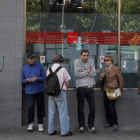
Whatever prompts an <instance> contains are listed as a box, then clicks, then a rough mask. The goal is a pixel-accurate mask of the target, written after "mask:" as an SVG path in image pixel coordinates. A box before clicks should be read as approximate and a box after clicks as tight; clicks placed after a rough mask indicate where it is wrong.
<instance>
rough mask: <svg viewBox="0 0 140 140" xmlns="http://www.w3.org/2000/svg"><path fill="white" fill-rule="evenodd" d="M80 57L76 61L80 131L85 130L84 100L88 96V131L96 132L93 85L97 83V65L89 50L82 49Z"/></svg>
mask: <svg viewBox="0 0 140 140" xmlns="http://www.w3.org/2000/svg"><path fill="white" fill-rule="evenodd" d="M80 57H81V58H80V59H76V60H75V62H74V71H75V77H76V89H77V99H78V122H79V131H80V132H81V133H83V132H84V131H85V116H84V100H85V98H86V99H87V102H88V104H89V115H88V131H89V132H92V133H96V129H95V127H94V120H95V97H94V89H93V86H94V85H95V79H94V76H95V74H96V71H95V65H94V61H93V60H92V59H90V58H89V51H88V50H86V49H84V50H82V51H81V55H80Z"/></svg>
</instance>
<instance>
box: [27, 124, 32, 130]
mask: <svg viewBox="0 0 140 140" xmlns="http://www.w3.org/2000/svg"><path fill="white" fill-rule="evenodd" d="M27 130H28V131H32V130H33V123H30V124H29V125H28V128H27Z"/></svg>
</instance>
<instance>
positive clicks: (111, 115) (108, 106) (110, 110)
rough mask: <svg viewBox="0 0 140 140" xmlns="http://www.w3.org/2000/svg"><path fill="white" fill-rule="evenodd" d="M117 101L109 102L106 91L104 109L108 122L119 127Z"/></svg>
mask: <svg viewBox="0 0 140 140" xmlns="http://www.w3.org/2000/svg"><path fill="white" fill-rule="evenodd" d="M115 103H116V100H109V99H108V98H107V95H106V92H105V91H104V107H105V113H106V120H107V123H108V124H111V125H118V118H117V112H116V108H115Z"/></svg>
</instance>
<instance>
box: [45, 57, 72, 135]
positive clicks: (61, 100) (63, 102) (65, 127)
mask: <svg viewBox="0 0 140 140" xmlns="http://www.w3.org/2000/svg"><path fill="white" fill-rule="evenodd" d="M52 61H53V62H54V64H53V66H52V67H51V70H52V72H55V70H56V69H57V68H58V67H60V66H61V63H62V62H63V57H62V55H61V54H55V55H54V56H53V60H52ZM49 74H50V71H49V69H48V70H47V76H48V75H49ZM56 74H57V77H58V80H59V84H60V89H62V90H61V92H60V94H59V95H57V96H49V99H48V125H49V126H48V133H49V135H50V136H52V135H55V134H56V133H57V130H56V129H55V114H56V110H57V109H58V112H59V120H60V126H61V136H71V135H72V132H70V131H69V116H68V107H67V96H66V90H67V89H68V86H69V80H70V79H71V77H70V76H69V74H68V72H67V70H66V69H65V68H64V67H62V68H61V69H60V70H59V71H58V72H57V73H56Z"/></svg>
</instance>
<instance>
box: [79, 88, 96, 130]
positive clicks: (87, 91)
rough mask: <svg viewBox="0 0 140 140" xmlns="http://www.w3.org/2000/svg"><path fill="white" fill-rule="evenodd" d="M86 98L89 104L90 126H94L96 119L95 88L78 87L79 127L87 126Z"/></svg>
mask: <svg viewBox="0 0 140 140" xmlns="http://www.w3.org/2000/svg"><path fill="white" fill-rule="evenodd" d="M85 98H86V99H87V102H88V104H89V115H88V127H89V128H91V127H93V126H94V120H95V97H94V89H93V88H82V87H79V88H78V89H77V99H78V122H79V127H85V115H84V101H85Z"/></svg>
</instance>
